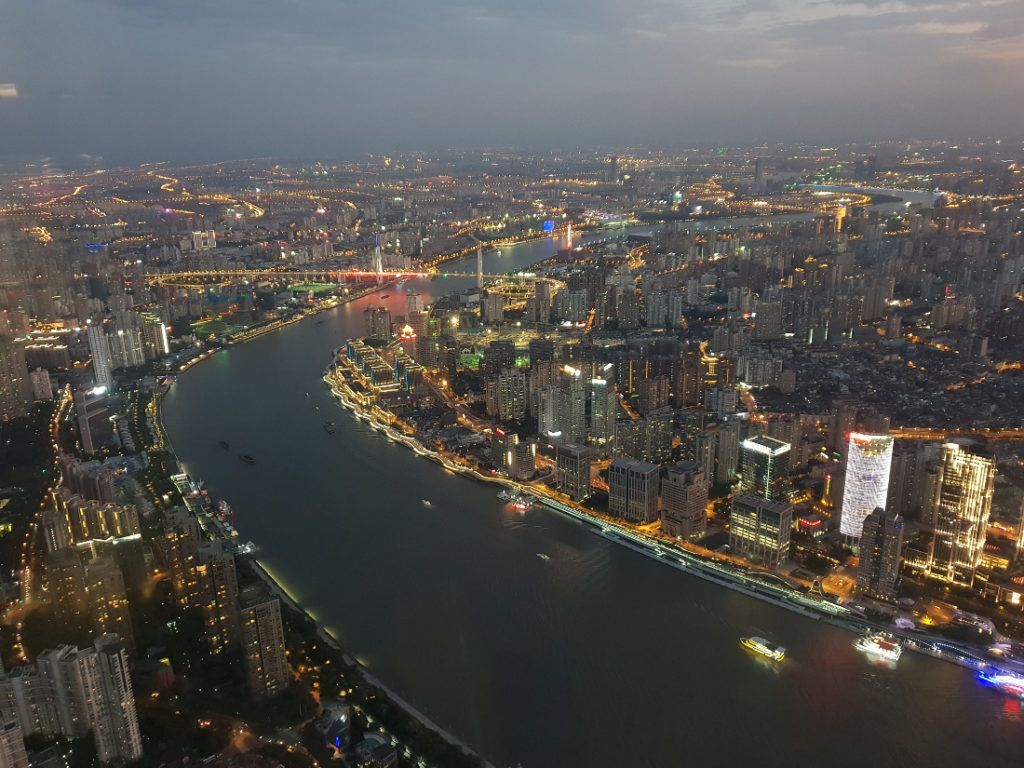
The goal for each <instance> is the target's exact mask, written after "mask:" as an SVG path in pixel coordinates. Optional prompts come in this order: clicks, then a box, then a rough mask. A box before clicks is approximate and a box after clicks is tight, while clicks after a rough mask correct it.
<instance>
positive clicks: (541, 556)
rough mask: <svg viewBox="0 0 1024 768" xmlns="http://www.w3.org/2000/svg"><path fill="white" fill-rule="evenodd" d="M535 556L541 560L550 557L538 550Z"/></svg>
mask: <svg viewBox="0 0 1024 768" xmlns="http://www.w3.org/2000/svg"><path fill="white" fill-rule="evenodd" d="M537 557H539V558H540V559H541V560H550V559H551V555H545V554H544V553H543V552H538V553H537Z"/></svg>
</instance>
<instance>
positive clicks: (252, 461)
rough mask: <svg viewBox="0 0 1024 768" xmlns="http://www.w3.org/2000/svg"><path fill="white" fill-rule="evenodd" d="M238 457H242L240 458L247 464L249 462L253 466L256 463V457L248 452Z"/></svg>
mask: <svg viewBox="0 0 1024 768" xmlns="http://www.w3.org/2000/svg"><path fill="white" fill-rule="evenodd" d="M238 458H240V459H241V460H242V461H244V462H245V463H246V464H248V465H249V466H250V467H251V466H252V465H253V464H255V463H256V459H254V458H253V457H252V456H250V455H249V454H248V453H243V454H242V455H240V456H239V457H238Z"/></svg>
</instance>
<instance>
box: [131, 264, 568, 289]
mask: <svg viewBox="0 0 1024 768" xmlns="http://www.w3.org/2000/svg"><path fill="white" fill-rule="evenodd" d="M446 277H472V278H477V279H483V280H486V281H491V282H495V281H502V282H510V281H511V282H514V281H520V282H523V283H525V282H536V281H542V280H543V281H546V282H550V283H555V284H556V285H558V286H561V283H559V282H558V281H557V280H554V279H553V278H550V277H545V276H542V275H535V274H533V273H532V272H519V273H506V274H500V275H492V274H483V273H481V272H446V271H444V269H431V270H427V271H415V270H411V269H410V270H381V271H379V272H378V271H371V270H358V269H355V270H336V269H303V270H290V269H289V270H281V269H208V270H190V271H183V272H151V273H147V274H146V275H145V280H146V283H148V284H149V285H152V286H167V287H172V288H199V287H203V286H227V285H232V284H234V283H240V282H245V281H248V282H251V283H252V282H262V281H276V282H296V283H338V284H340V283H342V282H346V281H353V280H400V279H403V278H416V279H430V278H446Z"/></svg>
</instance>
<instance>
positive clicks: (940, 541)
mask: <svg viewBox="0 0 1024 768" xmlns="http://www.w3.org/2000/svg"><path fill="white" fill-rule="evenodd" d="M995 476H996V467H995V461H994V460H993V459H992V458H991V457H989V456H985V455H983V454H982V453H980V452H978V451H977V449H974V448H967V447H964V446H962V445H960V444H958V443H946V444H945V445H944V446H943V456H942V468H941V474H940V475H939V478H938V482H937V483H936V486H937V487H936V488H935V496H934V498H933V501H932V506H933V509H934V510H935V512H934V517H933V519H934V521H935V534H934V536H933V538H932V545H931V551H930V553H929V557H928V566H927V569H926V573H927V574H928V575H929V576H931V577H932V578H936V579H939V580H941V581H946V582H951V583H954V584H961V585H964V586H971V585H972V584H973V583H974V576H975V572H976V570H977V568H978V566H979V565H981V558H982V553H983V551H984V548H985V535H986V532H987V530H988V518H989V514H990V513H991V511H992V493H993V490H994V487H995Z"/></svg>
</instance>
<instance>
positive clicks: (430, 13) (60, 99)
mask: <svg viewBox="0 0 1024 768" xmlns="http://www.w3.org/2000/svg"><path fill="white" fill-rule="evenodd" d="M1022 72H1024V0H980V1H978V0H974V1H973V2H967V1H965V0H860V1H857V0H703V1H702V2H691V1H690V0H478V1H477V2H466V3H463V2H456V1H454V0H435V1H434V2H424V1H423V0H245V2H242V0H164V1H163V2H157V1H156V0H31V2H29V1H28V0H24V1H22V0H8V2H2V3H0V142H2V143H0V154H7V155H11V154H18V155H23V156H31V155H37V154H58V155H69V154H77V153H89V154H97V155H102V156H104V158H105V159H106V160H107V161H108V162H110V163H119V162H136V161H144V160H158V159H169V160H172V161H188V160H193V159H194V160H206V159H218V158H227V157H252V156H262V155H275V156H281V157H287V158H312V157H325V158H326V157H340V156H345V155H350V154H353V153H357V152H364V151H404V150H416V149H425V150H432V149H445V148H454V149H459V148H467V149H478V148H488V147H513V146H514V147H520V148H527V149H544V148H557V149H564V148H570V147H577V146H578V147H582V148H589V147H608V146H623V145H633V146H636V145H661V146H669V147H686V146H691V145H696V144H707V143H717V142H721V143H727V142H732V143H756V142H761V141H784V140H795V139H807V140H812V141H816V140H820V141H841V140H846V139H876V138H886V137H896V138H904V137H915V136H916V137H925V138H933V137H939V136H951V137H956V138H960V137H963V136H968V135H1019V134H1020V133H1021V132H1022V125H1021V115H1024V77H1022V75H1021V73H1022ZM11 86H13V87H11Z"/></svg>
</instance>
